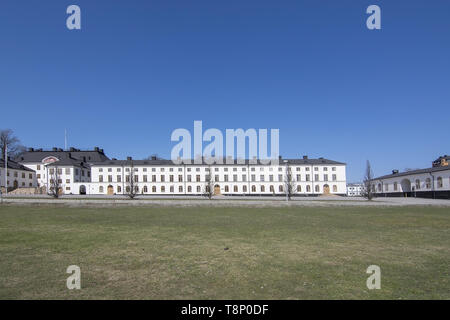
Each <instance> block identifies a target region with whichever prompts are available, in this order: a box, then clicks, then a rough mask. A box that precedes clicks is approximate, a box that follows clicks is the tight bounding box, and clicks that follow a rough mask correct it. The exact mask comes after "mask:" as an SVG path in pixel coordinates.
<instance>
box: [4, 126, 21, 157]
mask: <svg viewBox="0 0 450 320" xmlns="http://www.w3.org/2000/svg"><path fill="white" fill-rule="evenodd" d="M6 147H8V156H9V157H11V158H15V157H17V156H18V155H20V154H21V153H23V152H24V151H25V147H24V146H23V145H21V143H20V140H19V138H17V137H16V136H15V135H14V132H13V131H12V130H11V129H4V130H0V148H1V151H2V155H1V158H2V159H5V150H6Z"/></svg>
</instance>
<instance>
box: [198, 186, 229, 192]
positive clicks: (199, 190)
mask: <svg viewBox="0 0 450 320" xmlns="http://www.w3.org/2000/svg"><path fill="white" fill-rule="evenodd" d="M227 189H228V186H226V187H225V191H228V190H227ZM200 192H201V189H200V186H197V193H200Z"/></svg>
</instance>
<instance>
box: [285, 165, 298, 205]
mask: <svg viewBox="0 0 450 320" xmlns="http://www.w3.org/2000/svg"><path fill="white" fill-rule="evenodd" d="M284 188H285V192H286V194H287V197H288V200H291V198H292V196H293V195H294V194H296V193H297V184H296V183H295V180H294V175H293V174H292V170H291V167H290V166H289V165H287V166H286V175H285V177H284Z"/></svg>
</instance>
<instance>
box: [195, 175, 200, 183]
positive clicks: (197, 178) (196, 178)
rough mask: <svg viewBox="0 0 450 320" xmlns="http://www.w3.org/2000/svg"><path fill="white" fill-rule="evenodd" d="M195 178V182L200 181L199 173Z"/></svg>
mask: <svg viewBox="0 0 450 320" xmlns="http://www.w3.org/2000/svg"><path fill="white" fill-rule="evenodd" d="M195 180H196V181H197V182H200V175H199V174H198V175H197V176H196V177H195Z"/></svg>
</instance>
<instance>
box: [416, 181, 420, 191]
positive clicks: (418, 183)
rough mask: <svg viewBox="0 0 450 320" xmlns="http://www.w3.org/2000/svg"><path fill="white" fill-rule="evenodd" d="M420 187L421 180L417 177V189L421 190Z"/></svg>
mask: <svg viewBox="0 0 450 320" xmlns="http://www.w3.org/2000/svg"><path fill="white" fill-rule="evenodd" d="M419 189H420V180H419V179H417V180H416V190H419Z"/></svg>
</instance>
